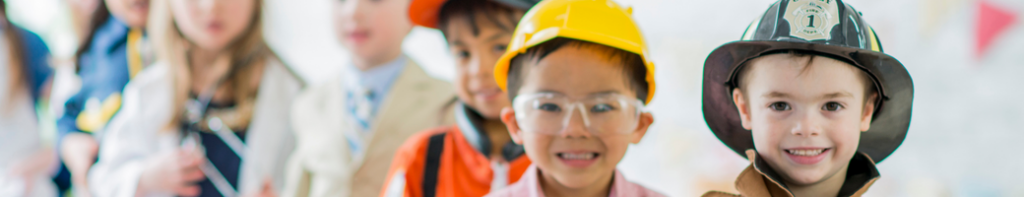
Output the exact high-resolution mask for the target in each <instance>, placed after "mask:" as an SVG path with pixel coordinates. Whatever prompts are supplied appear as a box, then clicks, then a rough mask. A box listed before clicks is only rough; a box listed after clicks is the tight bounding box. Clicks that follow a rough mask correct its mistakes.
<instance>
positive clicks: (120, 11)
mask: <svg viewBox="0 0 1024 197" xmlns="http://www.w3.org/2000/svg"><path fill="white" fill-rule="evenodd" d="M98 3H99V5H98V6H96V9H95V10H94V11H93V12H92V17H91V18H90V19H88V20H89V21H88V23H89V24H88V26H87V29H88V30H86V31H85V32H84V33H85V34H84V35H85V36H84V37H83V39H84V40H83V42H82V44H81V45H80V46H79V47H78V50H77V51H76V52H75V64H76V65H77V66H76V70H77V71H76V72H77V73H78V76H79V78H80V79H81V89H79V91H78V93H76V94H74V95H73V96H72V97H71V98H69V99H68V100H67V102H66V103H65V104H64V114H63V115H62V116H61V118H60V119H58V120H57V131H58V143H59V145H60V155H61V159H62V160H63V162H64V164H65V165H66V166H67V169H68V170H69V171H70V172H71V174H72V180H73V181H72V182H73V183H74V185H75V186H76V187H75V188H76V190H77V191H76V194H78V196H88V195H89V193H88V192H85V190H84V189H85V188H87V187H88V183H87V182H88V181H87V180H88V179H87V174H88V171H89V168H90V167H92V164H93V163H95V161H96V154H97V152H98V150H99V145H98V142H97V139H99V137H100V136H102V132H103V131H102V130H103V128H104V127H105V126H106V124H107V123H108V122H109V120H110V118H111V117H113V116H114V114H116V113H117V112H118V110H119V109H120V108H121V99H122V97H121V91H122V90H123V89H124V87H125V84H127V83H128V80H129V79H131V78H132V77H134V76H135V75H136V74H138V72H139V71H140V70H142V68H143V67H144V66H145V65H146V64H147V63H148V62H151V60H152V55H150V54H151V52H149V49H147V48H148V47H147V44H145V38H144V36H143V30H144V28H145V26H146V20H147V15H148V14H149V0H100V1H98Z"/></svg>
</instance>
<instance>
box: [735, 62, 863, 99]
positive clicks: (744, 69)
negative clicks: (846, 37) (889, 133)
mask: <svg viewBox="0 0 1024 197" xmlns="http://www.w3.org/2000/svg"><path fill="white" fill-rule="evenodd" d="M771 54H786V55H788V56H789V58H805V57H806V58H807V62H805V63H804V67H803V68H802V69H800V74H803V73H804V72H807V71H808V70H810V68H811V66H813V65H814V64H812V63H813V62H814V58H817V57H819V56H820V57H823V58H829V59H833V60H836V61H839V62H843V63H846V64H850V66H853V64H851V63H849V62H846V61H842V60H839V59H837V58H831V57H829V56H824V55H821V54H818V53H815V52H812V51H801V50H787V51H782V52H778V53H771ZM771 54H767V55H771ZM761 57H764V56H761ZM756 59H757V58H754V59H751V60H748V61H747V62H744V63H743V64H742V65H740V70H739V71H738V72H739V73H737V75H736V79H734V80H733V81H734V82H733V85H734V87H733V88H737V89H739V90H740V92H743V97H744V99H747V98H746V97H748V96H749V95H747V94H746V91H745V89H743V87H744V86H746V84H744V83H743V80H742V79H744V78H748V77H749V76H748V75H750V69H749V66H750V65H752V64H753V62H754V60H756ZM854 69H856V70H857V71H860V72H858V74H859V76H860V80H861V83H862V84H863V85H864V102H868V100H867V99H868V98H869V97H870V96H871V94H872V93H875V92H877V89H876V88H875V82H874V80H872V79H871V76H868V73H867V72H866V71H863V70H861V69H860V68H854Z"/></svg>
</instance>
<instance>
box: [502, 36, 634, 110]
mask: <svg viewBox="0 0 1024 197" xmlns="http://www.w3.org/2000/svg"><path fill="white" fill-rule="evenodd" d="M566 46H568V47H576V48H589V49H592V50H595V51H598V52H599V53H603V54H605V55H606V56H605V57H607V58H608V60H611V61H614V60H619V62H621V63H622V65H623V67H622V71H623V75H625V77H626V78H625V79H626V81H624V82H625V83H626V84H628V85H629V87H630V89H632V90H634V91H636V98H637V99H640V100H644V101H646V100H647V94H648V89H647V87H648V86H647V85H648V84H647V67H646V65H645V64H644V59H643V57H641V56H640V54H636V53H633V52H629V51H625V50H622V49H618V48H613V47H609V46H605V45H602V44H597V43H593V42H587V41H582V40H576V39H571V38H555V39H551V40H548V41H547V42H544V43H541V44H540V45H537V46H534V47H532V48H529V49H527V50H526V53H523V54H521V55H517V56H516V57H514V58H512V61H511V63H509V69H508V80H507V81H506V82H507V83H506V84H507V88H506V89H507V90H508V97H509V100H513V99H515V98H516V95H517V94H518V93H519V87H520V86H521V85H522V81H521V79H522V78H523V66H524V65H525V63H526V61H528V60H529V61H533V62H539V61H540V60H542V59H544V58H545V57H547V56H548V55H551V53H552V52H555V51H557V50H558V49H560V48H562V47H566Z"/></svg>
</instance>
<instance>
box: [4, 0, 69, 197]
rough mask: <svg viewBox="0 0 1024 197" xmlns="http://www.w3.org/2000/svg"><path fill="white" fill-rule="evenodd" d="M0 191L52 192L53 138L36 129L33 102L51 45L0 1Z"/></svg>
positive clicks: (44, 84) (40, 99) (44, 80)
mask: <svg viewBox="0 0 1024 197" xmlns="http://www.w3.org/2000/svg"><path fill="white" fill-rule="evenodd" d="M0 12H2V13H0V18H2V19H0V34H2V36H0V196H45V197H50V196H57V188H56V187H54V183H53V181H52V180H51V179H50V177H51V176H52V175H53V174H54V173H55V171H56V169H57V167H58V160H57V154H56V152H55V151H54V149H53V148H52V146H53V144H52V143H44V142H43V139H42V137H41V134H40V130H41V127H40V124H39V123H40V122H39V119H37V117H38V116H37V114H36V106H37V105H39V104H40V103H45V101H44V100H46V94H47V93H48V92H49V91H48V89H49V86H50V83H49V81H50V80H51V79H50V78H51V76H52V73H53V71H52V69H51V68H50V65H49V63H48V62H47V61H48V59H49V58H50V51H49V48H47V46H46V44H45V43H43V40H42V39H40V38H39V36H37V35H36V34H34V33H32V32H28V31H26V30H24V29H22V28H21V27H18V26H15V25H14V24H12V23H11V21H10V20H8V18H7V3H6V1H0Z"/></svg>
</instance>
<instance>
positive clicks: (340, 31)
mask: <svg viewBox="0 0 1024 197" xmlns="http://www.w3.org/2000/svg"><path fill="white" fill-rule="evenodd" d="M333 1H334V30H335V33H336V34H337V36H338V40H339V41H341V44H342V45H344V46H345V48H347V49H348V50H349V51H350V52H351V53H352V54H354V55H355V57H353V58H354V59H355V61H356V63H357V64H368V65H365V66H374V65H379V64H383V63H384V62H387V61H390V60H391V59H392V58H394V57H397V56H398V55H399V54H401V52H402V40H404V39H405V36H406V35H407V34H409V31H411V30H412V22H410V21H409V16H408V15H409V14H408V10H407V9H408V8H409V0H333ZM357 66H358V65H357Z"/></svg>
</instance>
